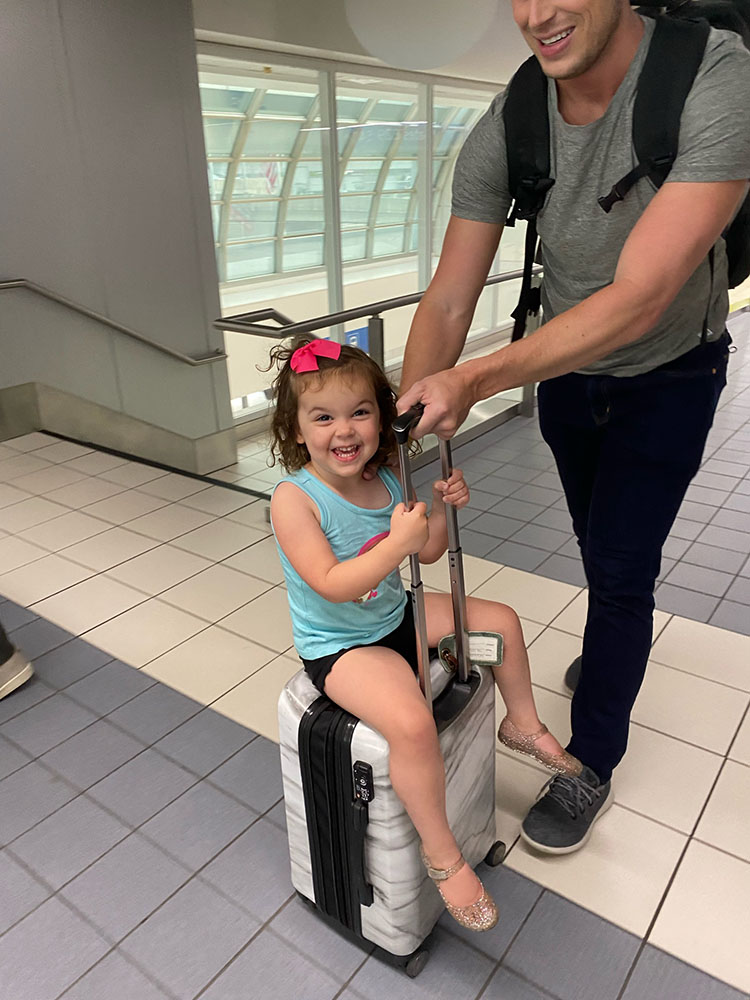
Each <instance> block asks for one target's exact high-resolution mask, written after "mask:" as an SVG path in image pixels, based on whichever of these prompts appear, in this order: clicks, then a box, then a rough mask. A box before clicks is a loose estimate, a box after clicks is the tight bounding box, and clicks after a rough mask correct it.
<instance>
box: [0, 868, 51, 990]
mask: <svg viewBox="0 0 750 1000" xmlns="http://www.w3.org/2000/svg"><path fill="white" fill-rule="evenodd" d="M0 885H1V886H2V887H3V891H2V892H0V934H3V933H4V932H5V931H7V929H8V928H9V927H11V926H12V925H13V924H15V923H16V922H17V921H19V920H20V919H21V918H22V917H25V916H26V914H27V913H30V912H31V910H33V909H35V907H37V906H39V904H40V903H43V902H44V900H45V899H47V897H48V896H49V895H50V890H49V889H47V888H45V887H44V886H43V885H41V884H40V883H39V882H37V880H36V879H35V878H34V877H33V876H32V875H29V873H28V872H27V871H25V870H24V869H23V868H22V867H21V866H20V865H19V864H18V863H17V862H16V861H14V860H13V858H11V857H10V855H9V854H8V852H7V851H0ZM0 977H2V973H1V972H0Z"/></svg>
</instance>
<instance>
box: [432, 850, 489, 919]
mask: <svg viewBox="0 0 750 1000" xmlns="http://www.w3.org/2000/svg"><path fill="white" fill-rule="evenodd" d="M419 854H420V857H421V858H422V863H423V865H424V866H425V868H426V869H427V874H428V875H429V876H430V878H431V879H432V881H433V882H434V883H435V885H436V886H437V890H438V892H439V893H440V895H441V897H442V899H443V902H444V903H445V908H446V910H447V911H448V913H450V915H451V916H452V917H453V919H454V920H455V921H456V922H457V923H459V924H461V926H462V927H466V928H468V929H469V930H470V931H488V930H490V929H491V928H492V927H494V926H495V924H496V923H497V917H498V913H497V906H496V905H495V901H494V899H493V898H492V896H490V894H489V893H488V892H487V890H486V889H485V887H484V886H483V885H482V883H481V882H480V883H479V885H480V887H481V889H482V892H481V895H480V896H479V899H477V900H476V902H474V903H469V905H468V906H454V905H453V903H449V902H448V900H447V899H446V898H445V896H444V895H443V890H442V888H441V887H440V883H441V882H445V880H446V879H449V878H450V877H451V876H452V875H455V874H456V873H457V872H460V871H461V869H462V868H463V866H464V865H465V864H466V861H465V860H464V856H463V854H459V856H458V861H457V862H456V863H455V864H454V865H451V866H450V868H433V867H432V866H431V865H430V862H429V859H428V858H427V856H426V855H425V853H424V850H423V849H422V845H421V844H420V845H419Z"/></svg>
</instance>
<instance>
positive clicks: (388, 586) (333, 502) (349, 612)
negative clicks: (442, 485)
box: [276, 468, 406, 660]
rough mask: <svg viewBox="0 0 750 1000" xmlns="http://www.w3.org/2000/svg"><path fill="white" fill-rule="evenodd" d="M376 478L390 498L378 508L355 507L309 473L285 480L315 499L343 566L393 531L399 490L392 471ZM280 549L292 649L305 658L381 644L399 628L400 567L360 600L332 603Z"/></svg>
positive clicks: (381, 472) (401, 611)
mask: <svg viewBox="0 0 750 1000" xmlns="http://www.w3.org/2000/svg"><path fill="white" fill-rule="evenodd" d="M378 475H379V477H380V478H381V479H382V481H383V482H384V483H385V485H386V486H387V488H388V492H389V493H390V494H391V502H390V503H389V504H388V506H387V507H381V508H380V509H378V510H367V509H366V508H363V507H356V506H355V505H354V504H352V503H349V501H348V500H345V499H344V498H343V497H341V496H339V495H338V493H335V492H334V491H333V490H332V489H330V488H329V487H328V486H326V485H325V483H323V482H321V481H320V480H319V479H318V478H317V477H316V476H313V475H312V473H310V472H308V471H307V470H306V469H301V470H300V471H299V472H295V473H293V474H292V475H290V476H286V477H285V478H284V479H282V480H281V482H291V483H294V485H295V486H296V487H297V488H298V489H300V490H302V492H303V493H306V494H307V495H308V496H309V497H310V498H311V499H312V500H313V502H314V503H315V505H316V507H317V508H318V510H319V511H320V526H321V528H322V530H323V532H324V534H325V536H326V538H327V539H328V542H329V544H330V546H331V549H332V551H333V554H334V555H335V556H336V558H337V559H338V561H339V562H345V561H346V560H347V559H353V558H354V557H355V556H357V555H360V554H361V553H363V552H366V551H367V550H368V549H369V548H372V547H373V546H374V545H377V543H378V542H379V541H382V540H383V538H385V536H386V535H387V534H388V533H389V531H390V527H391V514H392V513H393V509H394V507H395V506H396V504H397V503H400V502H401V486H400V484H399V481H398V479H397V478H396V475H395V474H394V473H393V472H392V470H391V469H386V468H381V469H379V470H378ZM276 547H277V548H278V551H279V558H280V559H281V565H282V567H283V569H284V577H285V579H286V588H287V594H288V596H289V611H290V613H291V616H292V632H293V635H294V645H295V647H296V649H297V652H298V653H299V655H300V656H301V657H302V658H303V659H305V660H315V659H317V658H318V657H320V656H328V655H330V654H331V653H337V652H338V651H339V650H340V649H347V648H349V647H350V646H359V645H366V644H368V643H372V642H377V641H378V640H379V639H382V638H383V637H384V636H386V635H388V633H389V632H392V631H393V630H394V629H395V628H397V627H398V626H399V625H400V624H401V621H402V619H403V617H404V606H405V604H406V592H405V590H404V585H403V583H402V582H401V577H400V575H399V571H398V569H395V570H393V572H392V573H389V575H388V576H387V577H386V578H385V580H382V581H381V582H380V583H379V584H378V585H377V587H376V588H375V589H374V590H371V591H370V592H369V593H367V594H363V595H362V596H361V597H359V598H358V599H357V600H356V601H345V602H344V603H342V604H334V603H333V602H332V601H327V600H326V599H325V598H324V597H321V596H320V594H318V593H317V592H316V591H315V590H313V588H312V587H310V586H309V585H308V584H307V583H305V581H304V580H303V579H302V577H301V576H300V575H299V573H297V571H296V570H295V569H294V567H293V566H292V564H291V563H290V562H289V560H288V559H287V557H286V555H285V554H284V552H283V550H282V548H281V546H280V545H279V544H278V542H277V543H276Z"/></svg>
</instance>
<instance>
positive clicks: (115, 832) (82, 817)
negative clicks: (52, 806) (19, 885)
mask: <svg viewBox="0 0 750 1000" xmlns="http://www.w3.org/2000/svg"><path fill="white" fill-rule="evenodd" d="M129 832H130V830H129V828H128V827H126V826H123V824H122V823H120V822H119V821H118V820H116V819H115V818H114V816H110V814H109V813H107V812H105V811H104V809H101V808H100V807H99V806H98V805H96V803H95V802H91V801H90V800H89V799H87V798H86V797H85V796H83V795H79V796H78V798H76V799H73V801H72V802H69V803H68V804H67V805H65V806H63V807H62V809H58V810H57V812H56V813H53V814H52V815H51V816H49V817H48V818H47V819H45V820H43V822H41V823H38V824H37V825H36V826H35V827H34V828H33V829H31V830H29V832H28V833H25V834H24V835H23V836H22V837H19V838H18V840H16V841H14V842H13V847H12V851H13V853H14V855H16V857H19V858H20V859H21V861H23V862H24V863H25V864H26V865H27V866H28V867H29V868H31V869H32V870H33V871H35V872H36V873H37V874H38V875H41V876H42V878H43V879H44V880H45V882H48V883H49V885H51V886H52V887H53V889H59V888H60V886H62V885H64V884H65V883H66V882H69V881H70V879H72V878H75V876H76V875H78V874H80V872H82V871H83V869H84V868H86V867H88V865H90V864H92V863H93V862H94V861H96V860H97V859H98V858H100V857H101V856H102V855H103V854H106V852H107V851H108V850H109V849H110V848H111V847H114V845H115V844H116V843H117V842H118V841H120V840H122V839H123V838H124V837H127V835H128V833H129Z"/></svg>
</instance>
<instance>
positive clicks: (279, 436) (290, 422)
mask: <svg viewBox="0 0 750 1000" xmlns="http://www.w3.org/2000/svg"><path fill="white" fill-rule="evenodd" d="M316 339H317V338H316V337H312V336H310V335H309V334H303V335H302V336H300V337H295V339H294V340H293V341H292V343H291V344H278V345H277V346H276V347H274V348H272V350H271V360H270V363H269V365H268V368H264V369H262V370H263V371H270V370H271V369H272V368H273V367H274V366H275V367H277V368H278V375H277V376H276V378H275V379H274V380H273V382H272V383H271V388H272V391H273V399H274V401H275V403H276V406H275V408H274V411H273V417H272V419H271V464H272V465H275V464H276V461H277V459H278V461H279V463H280V464H281V465H282V466H283V468H284V469H286V471H287V472H296V471H297V470H298V469H301V468H302V467H303V466H305V465H307V463H308V462H309V461H310V452H309V451H308V450H307V446H306V445H304V444H299V443H298V441H297V434H298V433H299V426H298V424H297V405H298V400H299V396H300V393H301V392H302V391H304V389H306V388H308V387H309V386H317V385H320V384H321V383H322V382H323V381H324V380H325V379H326V378H327V377H328V376H329V375H330V374H331V373H335V374H336V375H338V376H339V377H343V378H346V377H349V378H352V377H356V376H360V377H361V378H363V379H365V380H366V381H367V382H368V383H369V384H370V385H371V387H372V390H373V392H374V394H375V400H376V402H377V404H378V410H379V411H380V424H381V429H380V444H379V446H378V450H377V451H376V452H375V454H374V455H373V457H372V458H371V459H370V462H371V463H372V464H374V465H377V466H380V465H386V464H390V463H391V462H392V461H393V459H394V457H395V456H396V453H397V450H398V446H397V444H396V437H395V435H394V433H393V422H394V421H395V419H396V417H397V412H396V393H395V391H394V389H393V386H392V385H391V384H390V382H389V381H388V378H387V377H386V375H385V373H384V372H383V371H381V369H380V368H379V367H378V365H377V364H376V363H375V362H374V361H373V360H372V358H371V357H370V356H369V355H367V354H365V352H364V351H361V350H360V349H359V348H358V347H351V346H350V345H349V344H342V345H341V354H340V356H339V358H338V360H336V361H334V360H332V359H331V358H326V357H322V356H320V355H318V356H317V362H318V370H317V371H313V372H302V373H299V374H297V373H295V372H294V371H292V367H291V365H290V363H289V362H290V360H291V357H292V355H293V354H294V352H295V351H296V350H297V349H298V348H300V347H304V346H305V345H306V344H311V343H313V342H314V341H315V340H316ZM419 450H420V449H419V444H418V442H416V441H414V442H412V443H411V445H410V451H411V452H413V453H415V452H417V451H419Z"/></svg>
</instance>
